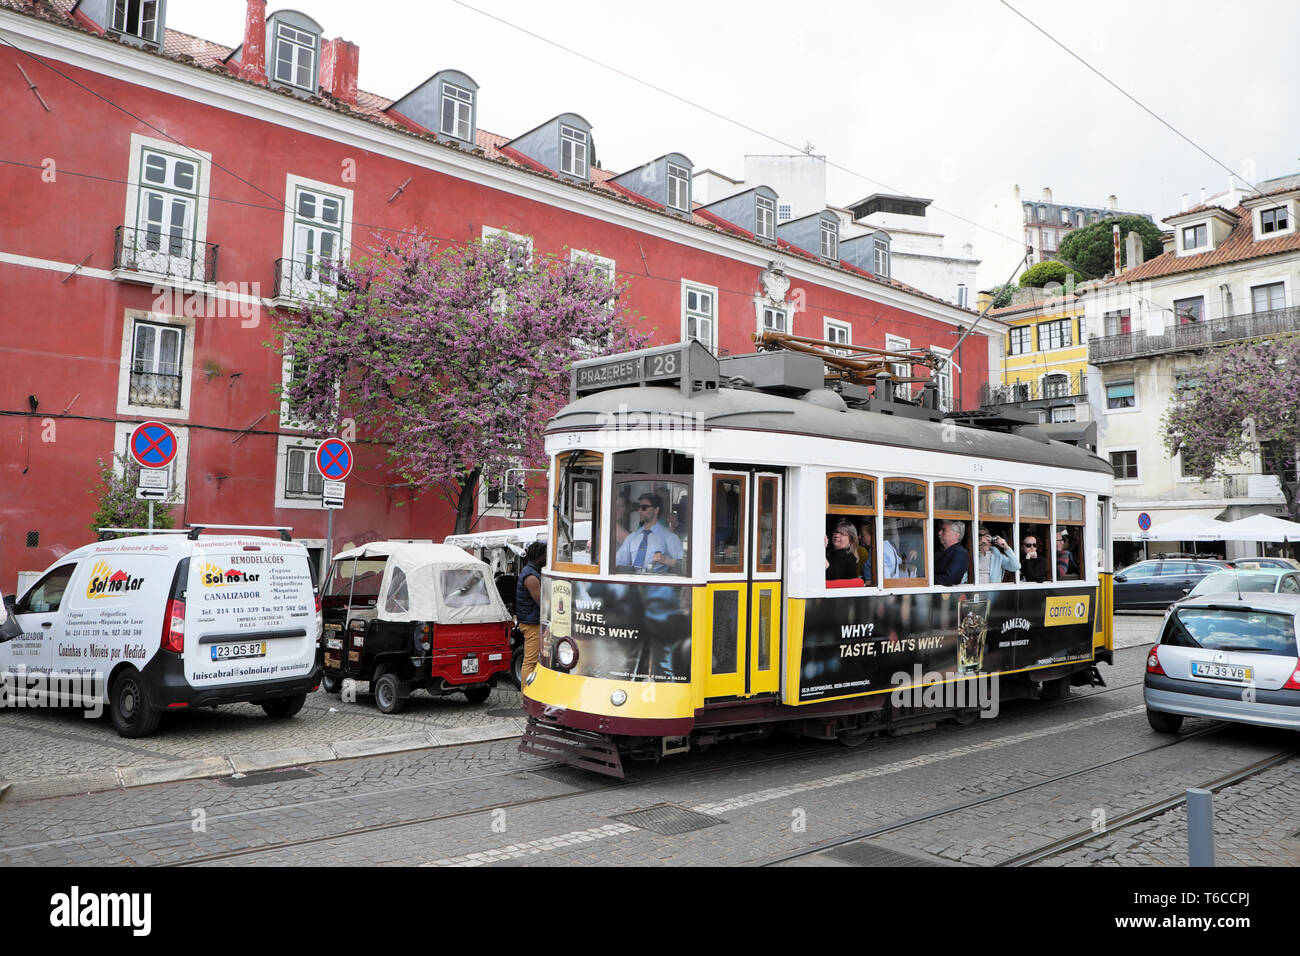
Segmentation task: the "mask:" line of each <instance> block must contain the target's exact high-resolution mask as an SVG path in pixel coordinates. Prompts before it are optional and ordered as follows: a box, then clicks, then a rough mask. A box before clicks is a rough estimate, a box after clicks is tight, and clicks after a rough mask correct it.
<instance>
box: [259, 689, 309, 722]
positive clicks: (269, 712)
mask: <svg viewBox="0 0 1300 956" xmlns="http://www.w3.org/2000/svg"><path fill="white" fill-rule="evenodd" d="M305 703H307V695H306V694H295V695H294V696H292V697H281V698H280V699H279V700H267V701H263V702H262V710H264V711H265V712H266V716H268V717H276V718H286V717H292V716H293V715H294V714H296V713H298V711H300V710H302V705H303V704H305Z"/></svg>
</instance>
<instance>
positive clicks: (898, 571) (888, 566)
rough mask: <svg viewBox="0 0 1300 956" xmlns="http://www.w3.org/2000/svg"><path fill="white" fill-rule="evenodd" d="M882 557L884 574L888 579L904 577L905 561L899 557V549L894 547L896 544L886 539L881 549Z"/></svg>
mask: <svg viewBox="0 0 1300 956" xmlns="http://www.w3.org/2000/svg"><path fill="white" fill-rule="evenodd" d="M880 557H881V560H882V561H883V562H884V566H885V567H884V572H885V577H887V578H901V577H902V576H903V559H902V558H900V557H899V556H898V549H897V548H896V547H894V542H892V541H890V540H889V539H888V538H885V541H884V544H882V545H881V547H880Z"/></svg>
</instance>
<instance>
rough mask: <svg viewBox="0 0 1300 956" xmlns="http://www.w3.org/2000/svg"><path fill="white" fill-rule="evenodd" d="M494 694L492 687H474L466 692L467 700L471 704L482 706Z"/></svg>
mask: <svg viewBox="0 0 1300 956" xmlns="http://www.w3.org/2000/svg"><path fill="white" fill-rule="evenodd" d="M491 693H492V688H491V687H472V688H470V689H469V690H467V691H465V699H466V700H467V701H469V702H470V703H471V704H481V703H483V701H485V700H487V699H488V696H489V695H490V694H491Z"/></svg>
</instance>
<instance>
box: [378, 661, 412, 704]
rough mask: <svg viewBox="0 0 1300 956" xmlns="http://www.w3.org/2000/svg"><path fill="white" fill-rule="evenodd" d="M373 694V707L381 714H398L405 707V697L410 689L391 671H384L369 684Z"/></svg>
mask: <svg viewBox="0 0 1300 956" xmlns="http://www.w3.org/2000/svg"><path fill="white" fill-rule="evenodd" d="M370 692H371V693H372V694H374V695H375V707H377V708H378V709H379V712H380V713H381V714H400V713H401V712H402V711H404V710H405V709H406V698H407V697H408V696H409V695H410V693H411V690H410V688H409V687H407V686H406V682H405V681H404V680H402V679H401V678H400V677H398V676H397V674H396V673H395V672H393V671H384V672H383V673H382V674H380V675H379V676H378V677H376V678H375V680H374V683H372V684H371V685H370Z"/></svg>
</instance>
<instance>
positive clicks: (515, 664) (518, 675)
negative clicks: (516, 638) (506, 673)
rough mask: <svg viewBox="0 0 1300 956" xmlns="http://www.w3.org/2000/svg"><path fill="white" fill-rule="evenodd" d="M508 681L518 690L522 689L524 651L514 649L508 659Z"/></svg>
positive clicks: (520, 648)
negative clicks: (512, 682)
mask: <svg viewBox="0 0 1300 956" xmlns="http://www.w3.org/2000/svg"><path fill="white" fill-rule="evenodd" d="M510 679H511V680H512V681H514V682H515V686H516V687H518V688H519V689H520V690H523V689H524V649H523V648H522V647H519V648H516V649H515V652H514V654H513V655H511V657H510Z"/></svg>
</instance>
